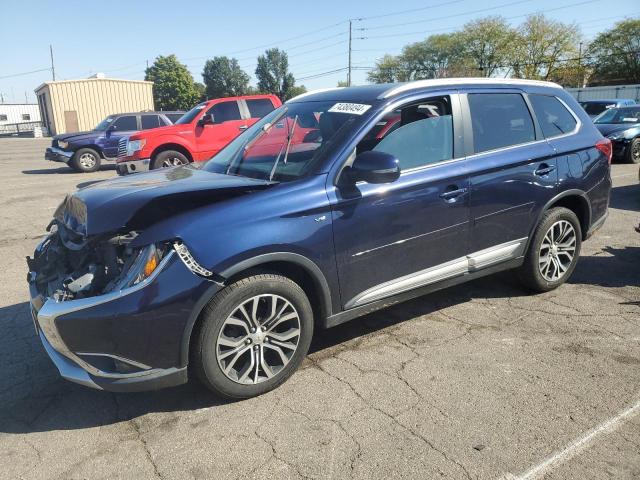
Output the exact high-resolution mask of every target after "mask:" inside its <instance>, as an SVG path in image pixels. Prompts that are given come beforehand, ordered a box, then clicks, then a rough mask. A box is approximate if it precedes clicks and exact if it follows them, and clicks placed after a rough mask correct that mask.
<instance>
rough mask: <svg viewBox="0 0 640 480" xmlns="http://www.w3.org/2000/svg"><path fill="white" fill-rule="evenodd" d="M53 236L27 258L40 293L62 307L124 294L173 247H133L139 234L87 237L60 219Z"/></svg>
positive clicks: (51, 226)
mask: <svg viewBox="0 0 640 480" xmlns="http://www.w3.org/2000/svg"><path fill="white" fill-rule="evenodd" d="M48 230H49V231H50V234H49V236H48V237H47V238H46V239H45V240H44V241H43V242H42V243H41V244H40V245H39V246H38V248H37V249H36V252H35V254H34V258H29V257H27V263H28V266H29V271H30V278H29V281H30V282H32V283H33V284H35V286H36V289H37V291H38V293H40V294H41V295H42V296H43V297H45V298H52V299H54V300H55V301H57V302H63V301H67V300H74V299H80V298H86V297H93V296H96V295H102V294H105V293H108V292H112V291H117V290H122V289H125V288H128V287H131V286H133V285H136V284H137V283H140V282H141V281H143V280H144V279H146V278H148V277H149V276H150V275H151V274H152V273H153V272H154V271H155V269H156V268H158V265H159V264H160V262H161V260H162V258H163V257H164V256H165V255H166V254H167V252H168V251H169V249H170V248H171V247H170V245H164V244H162V245H147V246H145V247H142V248H132V247H131V246H130V244H131V242H132V241H133V240H134V239H135V238H136V236H137V235H138V232H135V231H132V232H128V233H125V234H118V235H97V236H94V237H84V236H83V235H81V234H79V233H77V232H76V231H74V230H72V229H70V228H69V227H67V225H65V223H62V222H61V221H60V220H59V219H57V218H56V219H54V220H53V221H52V222H51V224H50V225H49V228H48Z"/></svg>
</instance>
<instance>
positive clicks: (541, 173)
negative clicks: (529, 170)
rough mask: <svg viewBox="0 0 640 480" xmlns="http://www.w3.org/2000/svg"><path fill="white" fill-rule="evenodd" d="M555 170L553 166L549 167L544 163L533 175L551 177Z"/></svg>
mask: <svg viewBox="0 0 640 480" xmlns="http://www.w3.org/2000/svg"><path fill="white" fill-rule="evenodd" d="M555 169H556V167H554V166H553V165H547V164H546V163H543V164H542V165H540V166H539V167H538V168H536V170H535V172H533V173H534V174H535V175H538V176H539V177H544V176H545V175H549V174H550V173H551V172H553V171H554V170H555Z"/></svg>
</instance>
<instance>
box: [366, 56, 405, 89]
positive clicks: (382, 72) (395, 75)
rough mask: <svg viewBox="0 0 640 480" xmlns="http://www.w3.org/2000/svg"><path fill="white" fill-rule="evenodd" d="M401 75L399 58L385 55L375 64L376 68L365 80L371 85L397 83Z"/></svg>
mask: <svg viewBox="0 0 640 480" xmlns="http://www.w3.org/2000/svg"><path fill="white" fill-rule="evenodd" d="M402 75H403V72H402V69H401V61H400V58H399V57H394V56H393V55H385V56H384V57H382V58H381V59H380V60H378V61H377V62H376V66H375V68H374V69H373V70H371V71H370V72H369V73H368V74H367V80H369V81H370V82H372V83H391V82H399V81H400V76H402Z"/></svg>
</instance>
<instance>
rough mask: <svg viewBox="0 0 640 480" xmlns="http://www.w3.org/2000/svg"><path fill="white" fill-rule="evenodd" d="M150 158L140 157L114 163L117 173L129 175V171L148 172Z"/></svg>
mask: <svg viewBox="0 0 640 480" xmlns="http://www.w3.org/2000/svg"><path fill="white" fill-rule="evenodd" d="M116 162H117V161H116ZM150 164H151V159H149V158H142V159H140V160H130V161H125V162H117V163H116V171H117V172H118V175H129V174H131V173H138V172H148V171H149V168H150V167H149V166H150Z"/></svg>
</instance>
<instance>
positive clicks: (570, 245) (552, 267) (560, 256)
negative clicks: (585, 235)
mask: <svg viewBox="0 0 640 480" xmlns="http://www.w3.org/2000/svg"><path fill="white" fill-rule="evenodd" d="M575 252H576V230H575V228H573V225H571V223H570V222H568V221H566V220H559V221H557V222H555V223H554V224H553V225H551V227H550V228H549V230H547V233H546V234H545V236H544V238H543V239H542V244H541V245H540V250H539V253H538V268H539V270H540V274H541V275H542V276H543V278H544V279H545V280H547V281H549V282H556V281H558V280H560V279H561V278H562V277H563V276H564V275H565V274H566V273H567V271H568V270H569V267H571V263H572V262H573V258H574V256H575Z"/></svg>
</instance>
